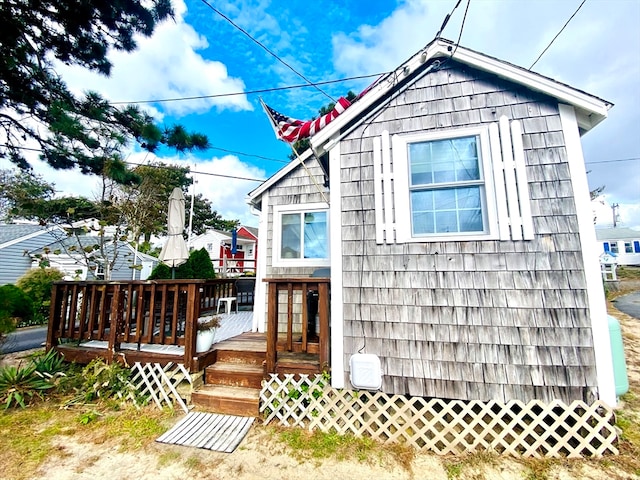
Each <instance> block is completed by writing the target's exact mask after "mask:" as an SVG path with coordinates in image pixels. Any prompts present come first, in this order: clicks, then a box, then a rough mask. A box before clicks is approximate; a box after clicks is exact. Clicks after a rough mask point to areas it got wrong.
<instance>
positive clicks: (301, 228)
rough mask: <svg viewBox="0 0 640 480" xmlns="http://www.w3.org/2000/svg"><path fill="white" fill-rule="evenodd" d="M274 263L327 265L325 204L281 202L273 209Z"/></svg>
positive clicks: (285, 264) (327, 233)
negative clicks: (284, 203) (285, 203)
mask: <svg viewBox="0 0 640 480" xmlns="http://www.w3.org/2000/svg"><path fill="white" fill-rule="evenodd" d="M273 223H274V228H273V232H274V238H273V264H274V265H275V266H293V265H296V266H298V265H299V266H304V265H308V266H325V265H329V210H328V208H327V205H326V204H324V203H322V204H307V205H283V206H275V207H274V209H273Z"/></svg>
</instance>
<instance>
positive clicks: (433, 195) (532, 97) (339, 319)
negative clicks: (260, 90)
mask: <svg viewBox="0 0 640 480" xmlns="http://www.w3.org/2000/svg"><path fill="white" fill-rule="evenodd" d="M611 106H612V105H611V104H610V103H609V102H606V101H604V100H602V99H600V98H597V97H595V96H593V95H590V94H587V93H585V92H582V91H580V90H577V89H575V88H572V87H570V86H568V85H565V84H562V83H560V82H557V81H555V80H552V79H550V78H547V77H544V76H542V75H539V74H536V73H534V72H530V71H528V70H525V69H523V68H520V67H517V66H515V65H512V64H509V63H506V62H503V61H500V60H497V59H495V58H492V57H489V56H487V55H484V54H481V53H478V52H475V51H473V50H470V49H467V48H463V47H455V46H454V45H453V44H452V43H450V42H448V41H446V40H436V41H434V42H432V43H431V44H429V45H427V46H426V47H425V48H424V49H423V50H421V51H419V52H417V53H416V54H415V55H414V56H413V57H412V58H410V59H409V60H408V61H407V62H405V63H404V64H403V65H401V66H400V67H398V68H397V69H396V70H394V71H393V72H392V73H390V74H389V75H388V76H387V77H386V78H384V79H382V80H380V81H379V82H378V83H377V84H376V85H374V86H373V87H372V88H371V89H370V90H369V91H368V92H367V93H366V94H365V95H363V96H362V97H361V98H360V99H359V100H358V101H357V102H356V103H354V104H353V105H352V106H351V107H349V108H348V109H347V110H346V111H345V112H344V113H343V114H341V115H340V116H339V117H338V118H337V119H336V120H334V121H333V122H332V123H330V124H329V125H328V126H326V127H325V128H324V129H322V130H321V131H320V132H319V133H317V134H316V135H315V136H314V137H312V139H311V145H312V149H310V150H308V151H307V152H306V153H305V154H304V155H302V161H303V162H304V163H305V168H303V167H302V166H301V165H300V163H299V162H298V161H297V160H296V161H293V162H291V163H290V164H289V165H287V166H286V167H285V168H284V169H282V170H281V171H279V172H278V173H276V174H275V175H274V176H273V177H271V178H270V179H269V180H267V181H266V182H265V183H264V184H263V185H261V186H260V187H259V188H257V189H256V190H254V191H253V192H251V193H250V195H249V201H250V203H251V204H252V206H253V207H255V208H256V209H257V210H259V211H260V214H261V217H260V230H259V237H260V238H261V239H262V240H263V241H261V243H260V251H259V255H258V259H259V260H258V277H259V278H277V277H280V278H287V277H289V278H300V277H308V276H310V275H312V274H313V273H314V271H317V270H318V269H327V268H330V282H331V301H330V359H331V361H330V367H331V371H332V384H333V386H334V387H337V388H342V387H345V386H347V387H348V386H349V379H350V377H349V374H350V371H349V369H350V367H349V360H350V358H351V357H352V355H354V354H356V353H358V352H364V353H369V354H374V355H376V356H377V357H378V358H379V359H380V361H381V370H382V372H381V373H382V386H381V390H382V391H383V392H385V393H390V394H406V395H414V396H423V397H439V398H448V399H460V400H490V399H495V400H498V401H509V400H513V399H518V400H522V401H529V400H531V399H539V400H543V401H550V400H552V399H560V400H563V401H566V402H570V401H572V400H584V401H586V402H593V401H594V400H596V399H598V398H599V399H602V400H604V401H605V402H607V403H609V404H610V405H613V404H615V401H616V398H615V392H614V380H613V369H612V361H611V349H610V344H609V333H608V329H607V321H606V318H607V317H606V308H605V299H604V294H603V290H602V284H601V279H600V273H599V265H598V254H599V251H600V247H599V246H598V245H597V243H596V237H595V232H594V227H593V223H592V217H591V208H590V202H589V189H588V185H587V177H586V172H585V166H584V158H583V154H582V147H581V142H580V137H581V136H582V135H583V134H585V133H586V132H588V131H589V130H591V129H592V128H593V127H594V126H595V125H597V124H598V123H599V122H601V121H602V120H604V119H605V118H606V116H607V111H608V109H609V108H610V107H611ZM311 176H314V177H315V179H312V178H311ZM325 185H328V186H325ZM292 245H293V248H292ZM257 287H258V291H257V292H256V294H257V299H258V300H257V301H256V306H255V312H256V314H255V316H254V318H255V319H256V322H258V323H257V324H256V325H255V327H256V329H258V330H261V331H264V328H265V325H264V323H262V321H263V319H264V318H265V315H261V313H262V314H264V312H265V310H266V309H267V308H268V305H271V304H268V303H267V291H266V288H267V287H266V285H265V283H264V282H257Z"/></svg>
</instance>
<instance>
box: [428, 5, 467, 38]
mask: <svg viewBox="0 0 640 480" xmlns="http://www.w3.org/2000/svg"><path fill="white" fill-rule="evenodd" d="M461 2H462V0H458V2H457V3H456V4H455V6H454V7H453V9H452V10H451V12H449V13H448V14H447V15H446V16H445V17H444V20H443V21H442V25H440V30H438V33H436V36H435V38H434V40H437V39H438V38H440V35H441V34H442V31H443V30H444V28H445V27H446V26H447V23H449V19H450V18H451V15H453V12H455V11H456V8H458V7H459V6H460V3H461Z"/></svg>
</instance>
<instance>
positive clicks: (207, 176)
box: [129, 153, 265, 226]
mask: <svg viewBox="0 0 640 480" xmlns="http://www.w3.org/2000/svg"><path fill="white" fill-rule="evenodd" d="M145 158H146V159H145ZM154 160H157V161H160V162H162V163H165V164H169V165H176V166H180V167H185V166H188V167H189V168H191V170H192V171H194V172H197V173H196V174H195V180H196V184H195V194H196V195H198V194H202V196H203V197H204V198H206V199H207V200H209V201H210V202H211V205H212V206H213V209H214V210H216V211H217V212H218V213H219V214H220V215H221V216H222V218H224V219H225V220H236V219H238V220H240V223H242V224H243V225H250V226H253V225H257V223H258V219H257V217H256V216H254V215H252V214H251V212H250V211H249V207H248V205H247V204H246V202H245V198H246V196H247V192H249V191H251V190H253V189H254V188H255V187H256V186H257V185H259V182H255V181H250V180H242V179H241V178H248V179H264V178H265V171H264V170H262V169H260V168H258V167H255V166H253V165H249V164H247V163H244V162H242V161H240V160H239V159H238V158H237V157H236V156H234V155H225V156H223V157H215V156H212V157H210V158H208V159H204V160H203V159H200V158H195V157H189V158H177V157H164V158H155V159H154ZM129 161H131V162H133V163H146V162H147V161H149V157H148V156H146V155H145V154H144V153H136V154H134V155H132V156H131V157H129ZM237 177H241V178H237Z"/></svg>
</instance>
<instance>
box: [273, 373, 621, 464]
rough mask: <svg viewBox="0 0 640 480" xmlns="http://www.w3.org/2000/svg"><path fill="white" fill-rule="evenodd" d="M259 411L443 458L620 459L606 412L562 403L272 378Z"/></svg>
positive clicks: (601, 407)
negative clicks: (484, 454)
mask: <svg viewBox="0 0 640 480" xmlns="http://www.w3.org/2000/svg"><path fill="white" fill-rule="evenodd" d="M260 411H261V412H262V413H263V415H264V416H265V423H268V422H271V421H278V422H279V423H280V424H281V425H285V426H300V427H306V428H309V429H315V428H318V429H320V430H322V431H336V432H338V433H341V434H345V433H352V434H354V435H367V436H370V437H372V438H375V439H377V440H380V441H382V442H385V443H387V442H401V443H406V444H408V445H411V446H414V447H416V448H418V449H424V450H432V451H434V452H436V453H438V454H447V453H463V452H471V451H477V450H491V451H495V452H498V453H507V454H512V455H522V456H527V457H584V456H601V455H605V454H617V453H618V449H617V448H616V446H615V445H616V442H617V434H616V430H615V427H614V414H613V411H612V410H611V408H610V407H608V406H607V405H605V404H603V403H601V402H596V403H593V404H591V405H587V404H586V403H584V402H578V401H576V402H573V403H572V404H571V405H566V404H565V403H563V402H560V401H554V402H551V403H543V402H540V401H535V400H534V401H531V402H529V403H527V404H525V403H523V402H519V401H511V402H508V403H506V404H504V403H500V402H495V401H488V402H480V401H461V400H440V399H433V398H432V399H429V398H422V397H405V396H402V395H386V394H384V393H380V392H367V391H360V392H357V391H353V390H336V389H334V388H331V387H330V386H329V385H328V382H327V381H326V380H323V378H322V376H315V377H311V378H309V377H308V376H301V378H300V379H298V380H295V379H294V375H283V376H281V377H278V376H277V375H271V377H270V379H268V380H266V381H265V382H263V388H262V392H261V395H260Z"/></svg>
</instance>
